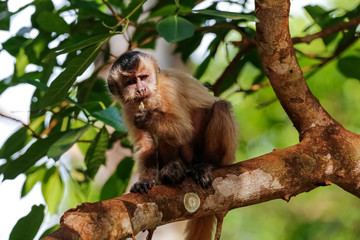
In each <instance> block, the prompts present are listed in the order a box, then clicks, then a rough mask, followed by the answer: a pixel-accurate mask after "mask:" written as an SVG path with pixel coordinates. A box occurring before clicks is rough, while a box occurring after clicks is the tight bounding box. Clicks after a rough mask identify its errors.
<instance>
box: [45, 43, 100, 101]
mask: <svg viewBox="0 0 360 240" xmlns="http://www.w3.org/2000/svg"><path fill="white" fill-rule="evenodd" d="M101 45H102V44H97V45H94V46H92V47H89V48H88V49H86V50H85V51H83V52H82V53H80V54H79V55H78V56H77V57H75V58H73V59H72V60H71V61H70V62H69V63H68V65H67V67H66V69H65V70H64V71H63V72H62V73H61V74H60V75H59V76H58V77H57V78H56V79H55V80H54V81H53V82H52V83H51V85H50V87H49V89H48V90H47V91H46V93H45V96H44V97H43V98H42V99H41V107H46V106H50V105H53V104H55V103H58V102H59V101H62V100H64V99H65V96H66V94H67V92H68V91H69V89H70V87H71V86H72V85H73V83H74V82H75V80H76V78H77V77H78V76H80V75H81V74H82V73H83V72H84V71H85V70H86V69H87V68H88V67H89V66H90V64H91V63H92V62H93V61H94V60H95V58H96V57H97V55H98V54H99V51H100V49H101Z"/></svg>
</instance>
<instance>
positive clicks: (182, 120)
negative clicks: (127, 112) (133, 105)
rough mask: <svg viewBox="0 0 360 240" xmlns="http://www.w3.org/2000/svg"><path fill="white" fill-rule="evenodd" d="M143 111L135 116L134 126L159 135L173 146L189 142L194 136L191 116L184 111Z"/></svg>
mask: <svg viewBox="0 0 360 240" xmlns="http://www.w3.org/2000/svg"><path fill="white" fill-rule="evenodd" d="M179 105H180V104H179ZM175 109H176V110H177V111H170V110H169V109H154V110H149V109H142V110H139V111H138V112H137V113H136V114H135V115H134V119H133V122H134V125H135V126H136V127H137V128H139V129H142V130H145V131H149V132H151V133H152V134H155V135H157V136H158V137H159V138H161V139H163V140H164V141H166V142H167V143H168V144H169V145H172V146H181V145H184V144H185V143H187V142H189V141H190V139H191V138H192V135H193V131H194V128H193V125H192V124H191V118H190V114H189V113H188V112H185V111H183V110H182V109H179V108H175Z"/></svg>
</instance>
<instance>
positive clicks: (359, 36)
mask: <svg viewBox="0 0 360 240" xmlns="http://www.w3.org/2000/svg"><path fill="white" fill-rule="evenodd" d="M359 38H360V35H357V36H355V37H354V38H353V39H351V41H349V42H348V43H347V44H345V45H344V46H343V47H341V48H339V49H338V50H337V51H336V52H335V53H334V54H333V55H332V56H330V57H328V58H324V59H323V60H322V62H321V63H319V64H317V65H316V66H314V67H313V69H314V70H313V71H312V72H310V73H309V74H307V75H306V78H309V77H311V76H312V75H314V74H315V73H316V72H317V71H319V69H320V68H321V67H323V66H324V65H326V64H327V63H329V62H330V61H331V60H333V59H335V58H337V57H338V56H340V55H341V54H342V53H343V52H344V51H345V50H346V49H348V48H349V47H350V46H351V45H353V44H354V43H355V42H356V41H357V40H358V39H359ZM309 70H310V69H309Z"/></svg>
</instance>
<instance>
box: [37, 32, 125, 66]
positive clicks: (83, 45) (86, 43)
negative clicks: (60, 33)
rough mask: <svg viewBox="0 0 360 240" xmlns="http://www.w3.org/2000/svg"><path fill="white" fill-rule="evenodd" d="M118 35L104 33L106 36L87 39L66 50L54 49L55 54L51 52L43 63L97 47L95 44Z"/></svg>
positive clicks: (101, 35)
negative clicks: (66, 54) (52, 58)
mask: <svg viewBox="0 0 360 240" xmlns="http://www.w3.org/2000/svg"><path fill="white" fill-rule="evenodd" d="M116 34H118V33H116V32H113V33H104V34H100V35H96V36H93V37H89V38H87V39H85V40H83V41H81V42H77V43H74V44H73V45H71V46H68V47H65V48H55V49H53V52H51V53H50V54H49V55H47V56H46V57H45V58H44V59H43V61H47V60H48V59H49V58H51V57H55V56H57V55H60V54H64V53H69V52H73V51H77V50H80V49H83V48H86V47H89V46H91V45H95V44H97V43H99V42H102V41H103V40H105V39H107V38H109V37H112V36H114V35H116Z"/></svg>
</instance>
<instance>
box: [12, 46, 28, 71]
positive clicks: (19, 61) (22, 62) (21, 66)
mask: <svg viewBox="0 0 360 240" xmlns="http://www.w3.org/2000/svg"><path fill="white" fill-rule="evenodd" d="M28 64H29V58H28V56H27V55H26V53H25V50H24V49H23V48H21V49H20V51H19V53H18V55H17V56H16V62H15V72H16V76H18V77H20V76H22V75H24V74H25V68H26V66H27V65H28Z"/></svg>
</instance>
